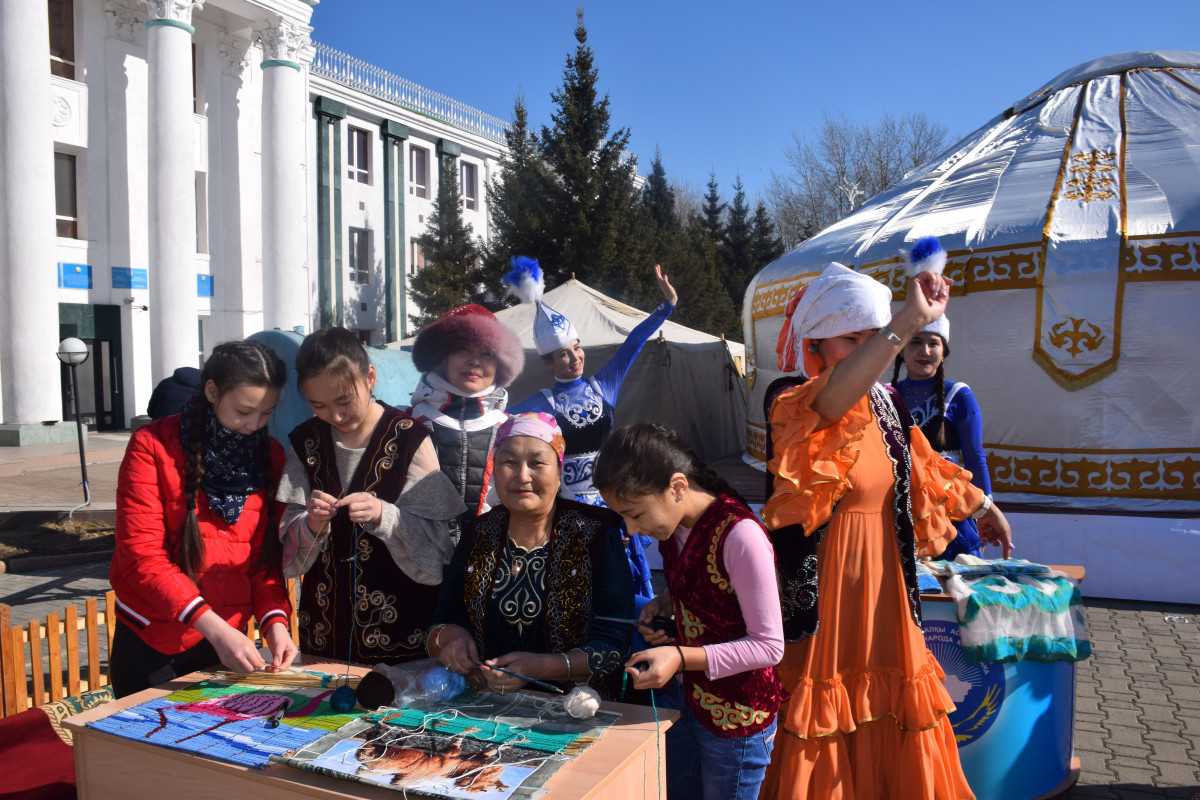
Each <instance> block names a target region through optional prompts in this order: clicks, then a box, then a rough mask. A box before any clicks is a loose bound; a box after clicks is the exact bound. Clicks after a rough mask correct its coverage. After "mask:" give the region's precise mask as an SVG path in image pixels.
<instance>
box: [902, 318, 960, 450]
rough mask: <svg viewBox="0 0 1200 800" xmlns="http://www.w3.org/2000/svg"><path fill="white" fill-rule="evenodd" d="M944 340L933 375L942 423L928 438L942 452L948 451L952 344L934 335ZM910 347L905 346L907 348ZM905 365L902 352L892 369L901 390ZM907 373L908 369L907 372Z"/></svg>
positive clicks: (939, 335) (939, 336)
mask: <svg viewBox="0 0 1200 800" xmlns="http://www.w3.org/2000/svg"><path fill="white" fill-rule="evenodd" d="M933 335H934V336H936V337H938V338H939V339H941V340H942V360H941V361H939V362H938V365H937V371H936V372H934V374H933V390H934V392H936V393H937V407H938V410H939V411H940V413H941V421H940V422H939V423H938V429H937V430H936V431H934V432H933V435H932V436H929V435H928V433H927V436H926V438H928V439H929V444H930V445H932V446H933V449H934V450H937V451H939V452H940V451H942V450H945V449H946V425H947V424H948V420H947V419H946V359H947V358H949V357H950V343H949V342H947V341H946V340H945V339H942V335H941V334H939V333H935V334H933ZM907 346H908V345H905V347H907ZM903 364H904V351H903V350H901V351H900V353H899V354H898V355H897V356H896V363H895V365H894V366H893V368H892V386H895V387H896V388H899V384H900V367H901V366H902V365H903ZM905 372H906V373H907V369H906V370H905Z"/></svg>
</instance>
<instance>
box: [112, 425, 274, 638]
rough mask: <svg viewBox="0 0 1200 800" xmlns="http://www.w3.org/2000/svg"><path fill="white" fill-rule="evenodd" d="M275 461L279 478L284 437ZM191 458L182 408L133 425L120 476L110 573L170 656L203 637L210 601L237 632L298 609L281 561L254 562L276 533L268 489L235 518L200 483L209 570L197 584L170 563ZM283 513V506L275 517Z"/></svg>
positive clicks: (125, 618)
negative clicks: (199, 623)
mask: <svg viewBox="0 0 1200 800" xmlns="http://www.w3.org/2000/svg"><path fill="white" fill-rule="evenodd" d="M271 460H272V469H273V470H274V473H275V475H276V477H278V475H279V473H280V471H281V470H282V468H283V448H281V447H280V446H279V444H278V443H276V442H271ZM184 463H185V462H184V454H183V446H182V445H181V444H180V441H179V415H178V414H175V415H172V416H169V417H163V418H162V419H159V420H155V421H154V422H151V423H150V424H148V425H145V426H143V427H141V428H138V430H137V431H135V432H134V434H133V436H132V437H131V438H130V440H129V446H128V447H127V448H126V450H125V459H124V460H123V461H122V462H121V471H120V474H119V477H118V479H117V535H116V539H117V544H116V552H114V553H113V559H112V566H111V567H110V568H109V571H108V579H109V582H110V583H111V584H112V587H113V589H114V590H115V591H116V593H117V609H116V611H117V616H118V617H119V618H120V619H121V621H122V622H124V623H125V624H126V625H128V626H129V627H130V628H132V629H133V630H134V631H136V632H137V634H138V635H139V636H141V637H142V640H143V641H145V642H146V644H148V645H150V646H151V647H153V648H154V649H155V650H158V651H159V652H160V653H165V654H168V655H171V654H175V653H182V652H183V651H184V650H187V649H189V648H191V647H193V646H195V645H197V644H199V643H200V641H201V639H203V638H204V637H203V636H202V635H201V634H200V633H199V632H198V631H197V630H196V629H195V628H193V627H192V625H194V624H195V622H196V620H198V619H199V618H200V616H201V615H202V614H203V613H204V612H205V611H207V610H209V609H210V608H211V609H212V610H213V611H215V612H216V613H217V614H219V615H220V616H221V617H222V618H224V619H225V620H226V621H227V622H228V623H229V624H230V625H231V626H233V627H234V628H237V629H239V630H241V629H244V628H245V627H246V622H247V621H248V620H249V619H250V616H251V614H253V615H254V617H255V618H256V619H257V620H258V624H259V627H260V628H266V627H267V625H269V624H271V623H273V622H283V623H285V624H286V623H287V620H288V616H289V615H290V614H291V603H290V602H289V601H288V597H287V584H286V583H285V582H284V580H283V573H282V571H281V570H280V567H279V565H276V566H275V567H274V568H273V569H271V570H265V571H264V570H259V569H256V567H255V565H256V564H257V562H258V551H259V548H260V546H261V544H262V541H263V538H262V537H263V536H265V535H270V536H277V535H278V532H277V531H276V530H272V531H269V532H268V531H267V530H266V527H267V515H266V513H265V508H266V506H265V505H264V503H263V499H264V497H263V491H262V490H259V491H258V492H256V493H255V494H253V495H251V496H250V497H248V498H247V499H246V505H245V507H244V508H243V509H242V514H241V516H240V517H238V521H237V522H236V523H234V524H233V525H229V524H227V523H226V522H225V521H224V520H223V519H221V518H220V517H219V516H217V515H216V514H214V513H213V512H212V510H211V509H209V507H208V500H207V498H206V497H205V496H204V491H203V490H200V491H199V492H198V493H197V497H196V519H197V521H198V522H199V524H200V535H201V537H202V538H203V539H204V567H203V570H202V571H201V572H200V574H199V575H197V576H196V582H195V583H193V582H192V581H191V579H189V578H188V577H187V575H185V574H184V573H183V572H182V571H181V570H180V569H179V567H178V566H176V565H175V562H174V561H172V560H171V554H172V553H174V552H175V545H176V542H177V541H178V538H179V533H180V531H181V530H182V529H183V521H184V519H185V517H186V516H187V506H186V494H185V492H184ZM281 513H282V508H281V507H277V511H276V514H275V519H276V521H278V519H279V517H280V515H281ZM197 586H199V588H198V589H197Z"/></svg>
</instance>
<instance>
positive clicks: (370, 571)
mask: <svg viewBox="0 0 1200 800" xmlns="http://www.w3.org/2000/svg"><path fill="white" fill-rule="evenodd" d="M381 405H383V417H382V418H381V419H380V420H379V423H378V424H377V425H376V426H375V431H374V432H373V433H372V434H371V439H370V441H368V442H367V446H366V452H365V453H363V457H362V461H360V462H359V464H358V468H357V469H356V470H355V473H354V477H353V478H352V479H351V480H350V482H349V484H348V485H346V486H345V487H343V486H342V483H341V480H340V479H339V477H338V472H337V462H336V460H335V458H334V432H333V429H332V428H330V426H329V425H328V424H327V423H324V422H321V421H320V420H319V419H317V418H316V417H313V418H312V419H309V420H307V421H306V422H304V423H302V424H300V425H298V426H296V429H295V430H293V431H292V432H291V434H289V436H288V438H289V439H290V440H291V443H292V448H293V449H294V450H295V451H296V455H297V456H299V458H300V461H301V463H303V464H304V468H305V471H306V472H307V473H308V481H309V484H310V485H311V486H312V488H314V489H320V490H321V491H322V492H326V493H328V494H331V495H333V496H334V497H345V496H347V495H351V494H354V493H356V492H368V493H370V494H372V495H375V496H376V497H378V498H379V499H380V500H382V501H383V502H385V503H395V502H396V500H397V499H398V498H399V497H400V492H401V491H403V490H404V483H405V480H406V479H407V477H408V465H409V463H410V462H411V461H412V457H413V455H414V454H415V453H416V452H417V448H418V447H420V446H421V443H422V442H423V441H425V439H426V438H427V437H428V436H429V432H428V431H426V430H425V427H424V426H422V425H420V424H417V423H415V422H414V420H413V419H412V417H410V416H408V415H407V414H405V413H404V412H402V411H398V410H397V409H394V408H392V407H391V406H389V405H386V404H382V403H381ZM439 589H440V587H438V586H425V585H422V584H419V583H417V582H416V581H414V580H412V579H411V578H409V577H408V576H407V575H405V574H404V572H403V571H401V569H400V568H399V567H398V566H396V562H395V561H393V560H392V556H391V554H390V553H389V552H388V550H387V547H386V546H385V545H384V544H383V542H382V541H380V540H379V539H378V538H376V537H375V536H373V535H371V534H369V533H367V532H366V531H365V530H364V529H363V527H362V526H361V525H355V524H354V523H352V522H351V521H350V518H349V516H348V514H347V512H346V511H345V509H339V511H338V514H337V516H336V517H334V518H333V529H332V531H331V532H330V539H329V546H328V547H326V548H325V550H324V552H322V553H321V555H320V556H318V557H317V560H316V563H314V564H313V565H312V568H311V569H309V571H308V573H307V574H305V576H304V581H303V583H302V584H301V588H300V612H299V617H300V642H299V645H300V652H302V653H306V654H309V655H314V656H321V657H324V658H330V659H334V660H338V661H341V660H344V659H347V658H348V659H351V660H353V661H356V662H359V663H362V664H378V663H398V662H402V661H411V660H413V659H417V658H424V657H425V634H424V630H425V628H426V627H428V625H429V620H430V619H431V618H432V617H433V612H434V609H435V607H436V606H437V599H438V591H439Z"/></svg>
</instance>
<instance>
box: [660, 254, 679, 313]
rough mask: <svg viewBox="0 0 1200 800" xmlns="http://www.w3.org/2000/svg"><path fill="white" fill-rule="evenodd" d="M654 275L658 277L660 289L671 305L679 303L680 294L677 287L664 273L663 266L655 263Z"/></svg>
mask: <svg viewBox="0 0 1200 800" xmlns="http://www.w3.org/2000/svg"><path fill="white" fill-rule="evenodd" d="M654 277H655V278H657V279H658V290H659V291H660V292H662V294H663V297H664V298H666V301H667V302H668V303H670V304H671V305H673V306H674V305H679V294H678V293H676V291H675V287H674V286H672V285H671V281H670V279H669V278H668V277H667V276H666V275H663V271H662V267H661V266H660V265H658V264H655V265H654Z"/></svg>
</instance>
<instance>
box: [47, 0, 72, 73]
mask: <svg viewBox="0 0 1200 800" xmlns="http://www.w3.org/2000/svg"><path fill="white" fill-rule="evenodd" d="M47 7H48V10H49V16H50V74H51V75H57V76H58V77H60V78H69V79H70V80H75V3H74V0H49V2H48V3H47Z"/></svg>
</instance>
